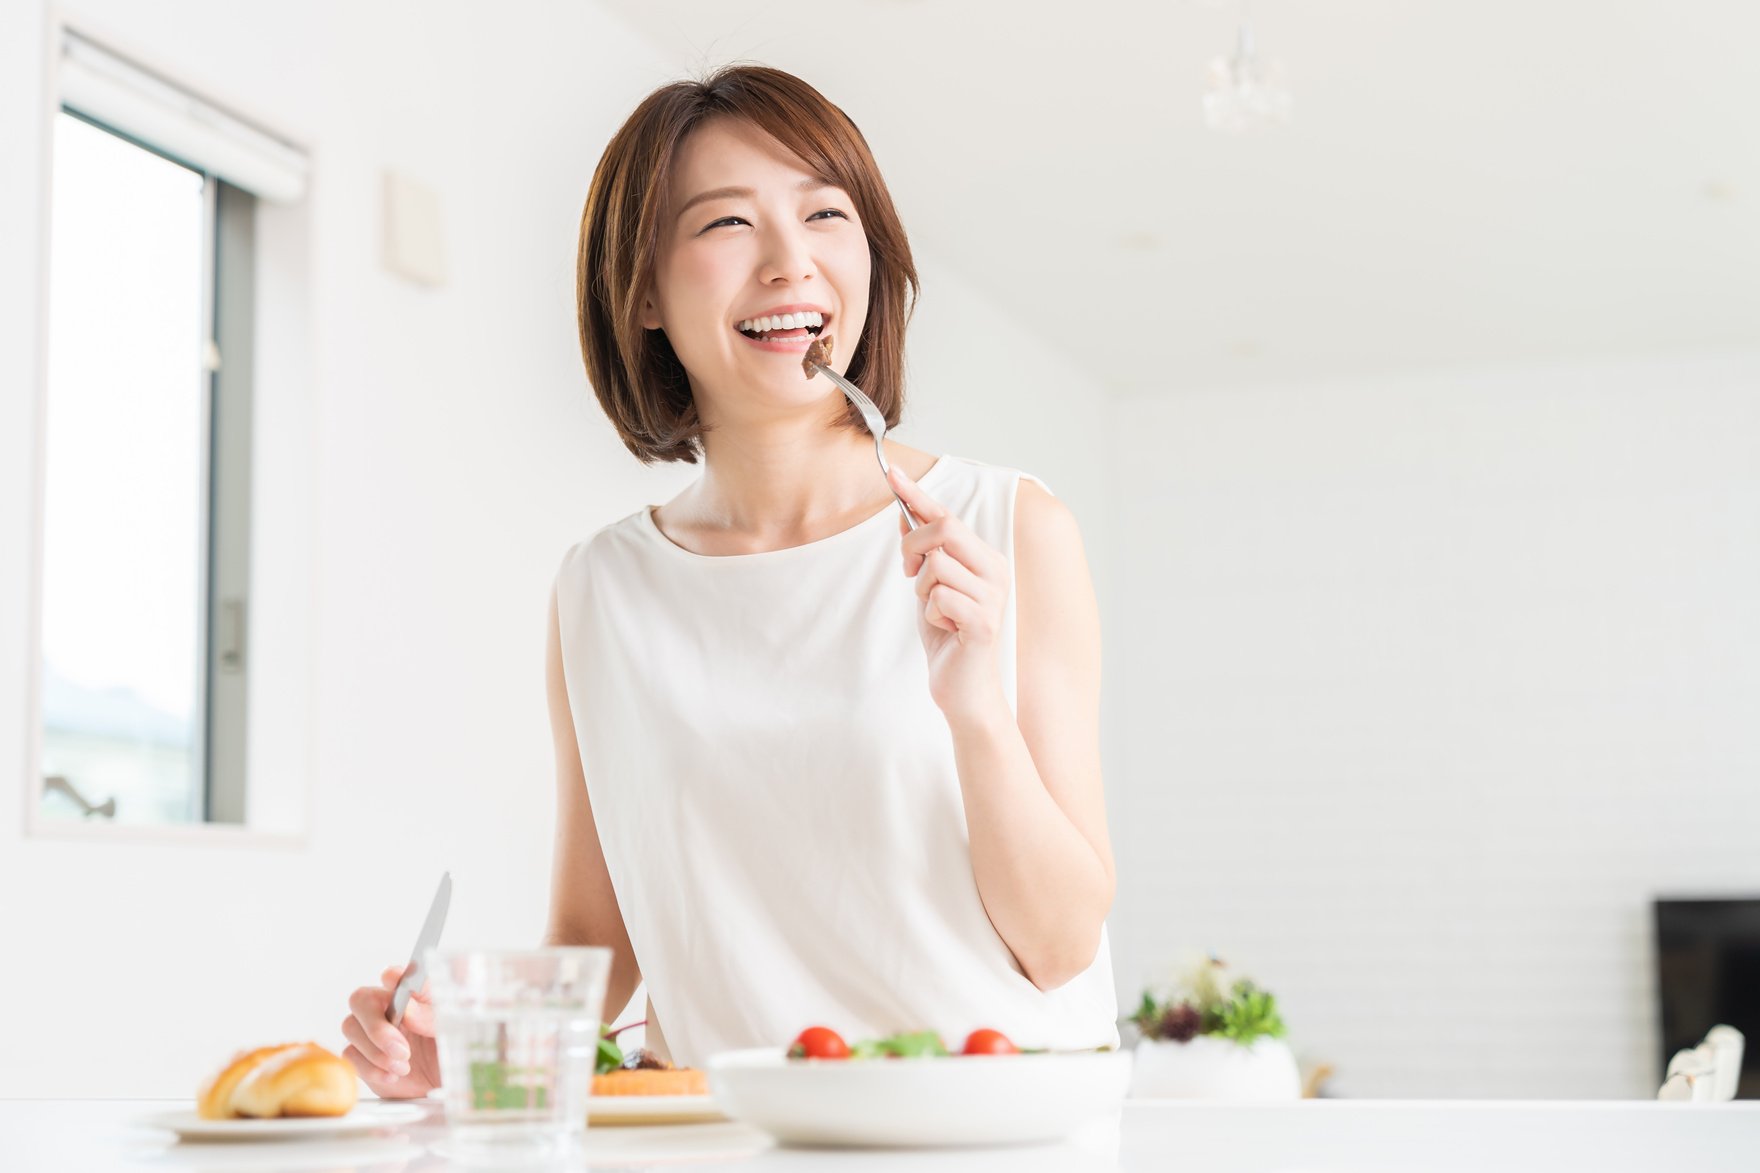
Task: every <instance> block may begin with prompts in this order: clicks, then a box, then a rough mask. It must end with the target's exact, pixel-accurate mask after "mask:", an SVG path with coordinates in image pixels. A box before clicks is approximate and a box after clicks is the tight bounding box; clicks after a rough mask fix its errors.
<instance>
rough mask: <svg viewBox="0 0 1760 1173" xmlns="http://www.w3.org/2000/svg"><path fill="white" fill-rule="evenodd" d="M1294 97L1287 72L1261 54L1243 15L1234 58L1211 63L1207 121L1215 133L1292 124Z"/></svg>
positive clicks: (1219, 58)
mask: <svg viewBox="0 0 1760 1173" xmlns="http://www.w3.org/2000/svg"><path fill="white" fill-rule="evenodd" d="M1289 116H1290V95H1289V91H1288V90H1286V89H1284V87H1283V69H1282V67H1281V66H1280V65H1279V64H1278V63H1276V62H1273V61H1266V60H1264V59H1263V58H1261V57H1260V56H1259V54H1258V50H1257V48H1256V47H1255V45H1254V43H1253V23H1252V18H1251V16H1250V14H1249V13H1248V12H1247V11H1246V10H1245V9H1244V8H1243V10H1242V12H1241V27H1240V35H1239V36H1238V37H1237V38H1236V40H1235V47H1234V55H1233V56H1230V57H1218V58H1216V60H1214V61H1212V62H1211V63H1210V92H1209V93H1207V94H1205V95H1204V121H1205V122H1206V123H1208V124H1209V126H1210V129H1211V130H1220V131H1228V132H1230V133H1235V134H1239V133H1243V132H1245V131H1249V130H1254V129H1257V128H1259V127H1263V126H1275V125H1277V124H1278V123H1283V122H1288V121H1289Z"/></svg>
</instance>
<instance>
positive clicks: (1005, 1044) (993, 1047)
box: [960, 1030, 1021, 1055]
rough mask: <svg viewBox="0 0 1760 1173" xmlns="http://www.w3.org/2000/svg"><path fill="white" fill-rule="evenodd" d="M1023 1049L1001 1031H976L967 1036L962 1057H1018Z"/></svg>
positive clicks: (962, 1049) (961, 1050) (961, 1052)
mask: <svg viewBox="0 0 1760 1173" xmlns="http://www.w3.org/2000/svg"><path fill="white" fill-rule="evenodd" d="M1020 1053H1021V1049H1020V1048H1019V1047H1017V1046H1015V1045H1014V1044H1013V1043H1011V1042H1009V1041H1008V1036H1007V1035H1005V1034H1003V1033H1002V1032H1001V1031H999V1030H975V1031H973V1032H972V1033H971V1034H969V1035H967V1036H966V1045H965V1046H964V1047H963V1048H961V1049H960V1054H962V1055H1018V1054H1020Z"/></svg>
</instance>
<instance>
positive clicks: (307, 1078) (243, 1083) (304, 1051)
mask: <svg viewBox="0 0 1760 1173" xmlns="http://www.w3.org/2000/svg"><path fill="white" fill-rule="evenodd" d="M355 1096H356V1088H355V1074H354V1068H353V1067H350V1066H349V1065H348V1062H347V1061H346V1060H344V1059H341V1058H339V1057H338V1056H336V1055H333V1054H331V1053H330V1052H329V1051H326V1050H325V1049H324V1048H323V1047H320V1046H318V1044H316V1043H282V1044H281V1045H279V1046H275V1047H259V1048H257V1049H256V1050H254V1051H241V1052H239V1054H238V1055H236V1056H234V1057H233V1059H232V1061H231V1062H230V1063H228V1064H227V1065H226V1066H225V1067H224V1068H222V1069H221V1071H220V1073H219V1074H218V1075H216V1076H214V1078H213V1079H211V1080H209V1081H208V1082H207V1083H206V1084H204V1085H203V1087H202V1089H201V1091H200V1092H198V1093H197V1095H196V1114H197V1115H198V1116H200V1117H202V1119H204V1120H233V1119H236V1118H238V1117H240V1116H250V1117H255V1118H258V1119H267V1118H270V1117H275V1116H345V1115H347V1114H348V1111H349V1109H351V1108H353V1107H354V1102H355Z"/></svg>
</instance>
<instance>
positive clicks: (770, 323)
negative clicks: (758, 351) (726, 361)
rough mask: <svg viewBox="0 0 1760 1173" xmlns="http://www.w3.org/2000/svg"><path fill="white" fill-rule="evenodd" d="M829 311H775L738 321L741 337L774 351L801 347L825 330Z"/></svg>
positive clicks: (829, 319)
mask: <svg viewBox="0 0 1760 1173" xmlns="http://www.w3.org/2000/svg"><path fill="white" fill-rule="evenodd" d="M830 321H831V315H830V314H821V313H818V312H809V313H800V314H776V315H772V316H770V317H764V318H748V319H746V320H745V321H743V322H739V323H737V324H735V326H734V329H735V330H737V331H738V332H739V335H740V337H742V338H745V339H747V340H748V341H751V342H753V343H756V344H757V345H759V346H762V347H765V348H767V349H772V350H800V349H802V348H804V347H806V346H807V345H809V344H810V343H811V342H812V340H813V339H815V338H817V337H818V336H819V335H820V334H823V333H824V332H825V328H826V325H827V324H828V323H829V322H830Z"/></svg>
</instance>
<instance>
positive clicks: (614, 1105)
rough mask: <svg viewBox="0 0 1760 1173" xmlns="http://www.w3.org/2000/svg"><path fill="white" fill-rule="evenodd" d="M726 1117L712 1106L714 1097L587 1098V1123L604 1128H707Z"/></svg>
mask: <svg viewBox="0 0 1760 1173" xmlns="http://www.w3.org/2000/svg"><path fill="white" fill-rule="evenodd" d="M726 1119H727V1113H725V1112H723V1111H722V1110H721V1109H720V1108H718V1107H716V1105H715V1097H714V1096H590V1097H588V1099H587V1123H588V1124H590V1125H595V1126H600V1127H603V1126H605V1125H612V1126H616V1125H621V1124H707V1123H710V1122H712V1121H717V1120H726Z"/></svg>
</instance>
